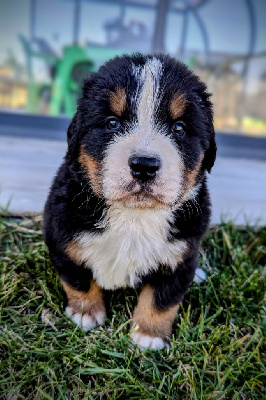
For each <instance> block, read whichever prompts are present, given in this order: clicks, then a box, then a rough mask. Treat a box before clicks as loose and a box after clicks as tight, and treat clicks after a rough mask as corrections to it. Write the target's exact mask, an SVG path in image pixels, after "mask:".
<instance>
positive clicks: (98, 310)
mask: <svg viewBox="0 0 266 400" xmlns="http://www.w3.org/2000/svg"><path fill="white" fill-rule="evenodd" d="M61 282H62V284H63V287H64V289H65V292H66V295H67V299H68V305H67V307H66V314H67V315H68V316H69V317H70V318H71V319H72V320H73V322H75V323H76V324H78V325H79V326H80V327H81V328H82V329H83V330H84V331H85V332H87V331H88V330H89V329H92V328H95V327H96V326H97V325H103V323H104V318H105V306H104V299H103V290H102V288H101V287H100V286H99V285H98V284H97V283H96V281H95V280H91V283H90V289H89V290H88V291H86V292H85V291H81V290H77V289H75V288H73V287H72V286H71V285H69V284H68V283H66V282H65V281H63V280H62V279H61Z"/></svg>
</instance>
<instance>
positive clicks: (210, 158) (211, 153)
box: [203, 122, 217, 173]
mask: <svg viewBox="0 0 266 400" xmlns="http://www.w3.org/2000/svg"><path fill="white" fill-rule="evenodd" d="M211 124H212V122H211ZM216 151H217V147H216V141H215V132H214V127H213V124H212V127H211V131H210V139H209V147H208V149H207V150H206V151H205V156H204V159H203V165H204V167H205V168H206V170H207V171H208V172H209V173H210V172H211V169H212V167H213V164H214V162H215V159H216Z"/></svg>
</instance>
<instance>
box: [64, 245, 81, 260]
mask: <svg viewBox="0 0 266 400" xmlns="http://www.w3.org/2000/svg"><path fill="white" fill-rule="evenodd" d="M65 250H66V253H67V255H68V256H69V257H70V258H71V260H72V261H74V262H75V263H76V264H78V265H81V264H82V260H81V258H80V250H82V249H81V247H80V245H79V244H78V243H77V242H76V241H75V240H72V241H71V242H69V243H68V244H67V245H66V249H65Z"/></svg>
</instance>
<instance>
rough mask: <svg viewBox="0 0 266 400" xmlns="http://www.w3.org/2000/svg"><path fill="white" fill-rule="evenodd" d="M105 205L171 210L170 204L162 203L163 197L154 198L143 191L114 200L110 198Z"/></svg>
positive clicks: (126, 194)
mask: <svg viewBox="0 0 266 400" xmlns="http://www.w3.org/2000/svg"><path fill="white" fill-rule="evenodd" d="M107 203H108V204H109V205H112V204H120V205H121V206H123V207H125V208H140V209H145V208H149V209H151V208H156V209H158V208H163V209H166V208H171V204H168V203H166V202H164V200H163V197H161V196H154V195H152V194H150V193H147V192H145V191H143V190H140V191H138V192H133V193H125V194H123V195H120V196H117V197H115V198H110V199H108V201H107Z"/></svg>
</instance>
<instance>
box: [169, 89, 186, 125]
mask: <svg viewBox="0 0 266 400" xmlns="http://www.w3.org/2000/svg"><path fill="white" fill-rule="evenodd" d="M185 105H186V97H185V95H184V94H178V95H177V96H175V97H174V98H173V99H172V100H171V102H170V105H169V110H170V114H171V117H172V118H173V119H177V118H179V117H181V116H182V114H183V112H184V109H185Z"/></svg>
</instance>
